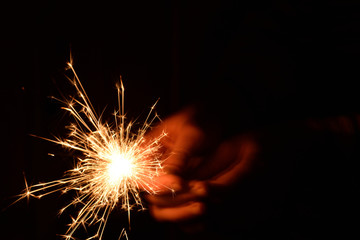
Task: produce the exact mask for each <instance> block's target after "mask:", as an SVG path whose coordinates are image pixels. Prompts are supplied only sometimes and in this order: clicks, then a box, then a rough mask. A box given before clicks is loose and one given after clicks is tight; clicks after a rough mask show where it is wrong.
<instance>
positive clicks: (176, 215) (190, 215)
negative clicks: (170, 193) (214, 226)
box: [149, 202, 206, 222]
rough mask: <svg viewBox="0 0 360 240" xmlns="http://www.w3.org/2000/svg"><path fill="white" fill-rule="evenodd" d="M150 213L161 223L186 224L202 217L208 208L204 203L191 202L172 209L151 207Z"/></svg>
mask: <svg viewBox="0 0 360 240" xmlns="http://www.w3.org/2000/svg"><path fill="white" fill-rule="evenodd" d="M149 211H150V214H151V215H152V216H153V217H154V218H155V219H156V220H157V221H159V222H184V221H187V220H190V219H194V218H197V217H200V216H202V215H203V214H204V213H205V211H206V208H205V204H204V203H202V202H191V203H189V204H187V205H181V206H176V207H171V208H161V207H157V206H150V207H149Z"/></svg>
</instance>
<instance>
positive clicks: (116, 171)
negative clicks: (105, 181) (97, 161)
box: [107, 153, 133, 183]
mask: <svg viewBox="0 0 360 240" xmlns="http://www.w3.org/2000/svg"><path fill="white" fill-rule="evenodd" d="M132 168H133V164H132V162H131V158H128V157H126V156H124V155H122V154H120V153H115V154H113V155H111V156H110V163H109V165H108V169H107V170H108V176H109V181H110V182H111V183H119V181H121V180H122V179H123V178H124V177H129V176H130V175H131V173H132Z"/></svg>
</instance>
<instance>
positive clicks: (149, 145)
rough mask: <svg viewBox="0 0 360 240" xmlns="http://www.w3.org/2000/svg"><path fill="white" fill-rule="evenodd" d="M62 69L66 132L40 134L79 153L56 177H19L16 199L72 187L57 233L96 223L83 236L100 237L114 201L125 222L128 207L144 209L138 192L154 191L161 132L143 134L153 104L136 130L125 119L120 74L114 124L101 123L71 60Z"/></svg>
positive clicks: (67, 235)
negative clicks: (70, 89) (71, 94)
mask: <svg viewBox="0 0 360 240" xmlns="http://www.w3.org/2000/svg"><path fill="white" fill-rule="evenodd" d="M68 68H69V70H71V72H72V75H73V76H72V77H67V78H68V79H69V80H70V82H71V83H72V85H73V86H74V87H75V89H76V92H77V95H78V96H77V97H75V98H72V99H70V100H66V101H61V102H63V103H64V104H65V107H63V109H64V110H66V111H68V112H69V113H70V114H71V115H72V116H73V118H74V120H75V121H74V123H72V124H70V125H69V126H68V128H69V130H70V134H69V135H68V137H66V138H64V139H62V138H55V139H46V138H44V139H45V140H48V141H51V142H53V143H56V144H59V145H62V146H63V147H65V148H67V149H72V150H76V151H78V152H79V153H80V155H81V157H79V158H77V159H76V164H75V167H74V168H73V169H71V170H69V171H67V172H66V173H65V175H64V178H62V179H59V180H54V181H50V182H46V183H39V184H36V185H32V186H29V185H28V184H27V182H26V180H25V184H26V189H25V191H24V193H23V194H21V195H20V198H19V200H20V199H23V198H29V197H35V198H41V197H43V196H46V195H49V194H52V193H54V192H62V193H66V192H68V191H71V190H75V191H76V192H77V194H76V197H75V198H74V199H73V200H72V201H71V202H70V203H69V204H68V205H66V206H65V207H63V208H62V209H61V210H60V214H61V213H63V212H64V211H65V210H66V209H67V208H69V207H70V206H80V208H79V211H78V212H77V214H76V216H75V217H74V218H72V222H71V223H70V224H69V228H68V230H67V232H66V233H65V234H64V235H63V237H64V238H65V239H67V240H70V239H75V237H74V233H75V232H76V230H77V229H79V227H80V226H84V227H85V226H92V225H97V226H98V227H97V231H96V233H95V235H93V236H90V237H88V238H87V239H88V240H90V239H99V240H101V239H102V238H103V234H104V229H105V226H106V223H107V221H108V218H109V215H110V213H111V211H112V210H113V209H114V208H115V207H117V206H120V207H121V208H122V209H124V210H125V211H127V212H128V217H129V222H130V210H131V209H132V208H133V207H134V206H136V207H139V208H140V209H144V207H143V203H142V200H141V197H140V192H141V191H146V192H148V193H150V194H154V193H156V189H157V184H156V182H155V181H154V178H155V177H156V176H158V175H159V174H160V172H161V169H162V165H161V163H162V161H161V159H160V157H161V153H160V148H161V144H160V140H161V139H162V138H163V137H164V136H165V135H166V134H165V133H162V134H161V135H160V136H159V137H157V138H151V139H148V138H147V136H145V134H146V132H147V130H148V129H149V128H150V127H151V125H152V123H153V122H154V121H155V120H156V119H158V116H157V114H156V113H154V107H155V105H156V103H155V104H154V105H153V106H152V108H151V110H150V112H149V113H148V115H147V118H146V120H145V121H144V123H143V124H142V125H141V127H140V128H139V129H137V131H135V132H134V131H133V122H129V123H126V122H125V112H124V86H123V83H122V80H121V78H120V84H119V85H117V96H118V105H119V106H118V110H116V111H115V112H114V117H115V120H114V123H112V124H109V123H103V122H102V121H101V117H99V116H98V115H97V114H96V112H95V111H94V108H93V106H92V104H91V102H90V99H89V97H88V96H87V94H86V92H85V90H84V88H83V85H82V84H81V82H80V79H79V77H78V75H77V74H76V72H75V70H74V68H73V64H72V61H70V62H69V63H68ZM122 234H123V232H122ZM125 234H126V233H125Z"/></svg>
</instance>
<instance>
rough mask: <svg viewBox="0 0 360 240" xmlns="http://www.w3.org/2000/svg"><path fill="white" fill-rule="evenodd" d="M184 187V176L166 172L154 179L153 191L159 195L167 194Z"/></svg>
mask: <svg viewBox="0 0 360 240" xmlns="http://www.w3.org/2000/svg"><path fill="white" fill-rule="evenodd" d="M183 188H184V183H183V180H182V178H180V177H178V176H176V175H173V174H164V175H162V176H159V177H157V178H155V179H154V181H153V183H152V191H151V192H153V193H156V194H157V195H167V194H174V193H175V192H180V191H182V190H183Z"/></svg>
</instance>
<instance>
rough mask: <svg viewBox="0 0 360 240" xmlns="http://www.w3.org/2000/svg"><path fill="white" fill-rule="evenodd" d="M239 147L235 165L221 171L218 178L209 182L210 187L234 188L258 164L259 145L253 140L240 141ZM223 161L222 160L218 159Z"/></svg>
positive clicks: (235, 156)
mask: <svg viewBox="0 0 360 240" xmlns="http://www.w3.org/2000/svg"><path fill="white" fill-rule="evenodd" d="M237 141H238V142H237V143H236V145H237V146H239V148H238V150H237V152H236V154H235V155H234V161H233V164H231V165H229V166H228V167H227V168H226V169H224V170H223V171H221V172H220V173H219V174H218V175H217V176H215V177H214V178H212V180H211V181H209V184H210V185H215V186H229V187H230V186H232V185H233V184H235V183H236V182H238V181H239V180H240V179H242V178H243V177H245V176H246V174H247V173H249V172H250V169H252V168H253V167H254V165H255V163H256V155H257V153H258V152H259V149H258V145H257V144H256V142H255V141H253V140H251V139H238V140H237ZM218 160H221V158H218Z"/></svg>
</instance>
